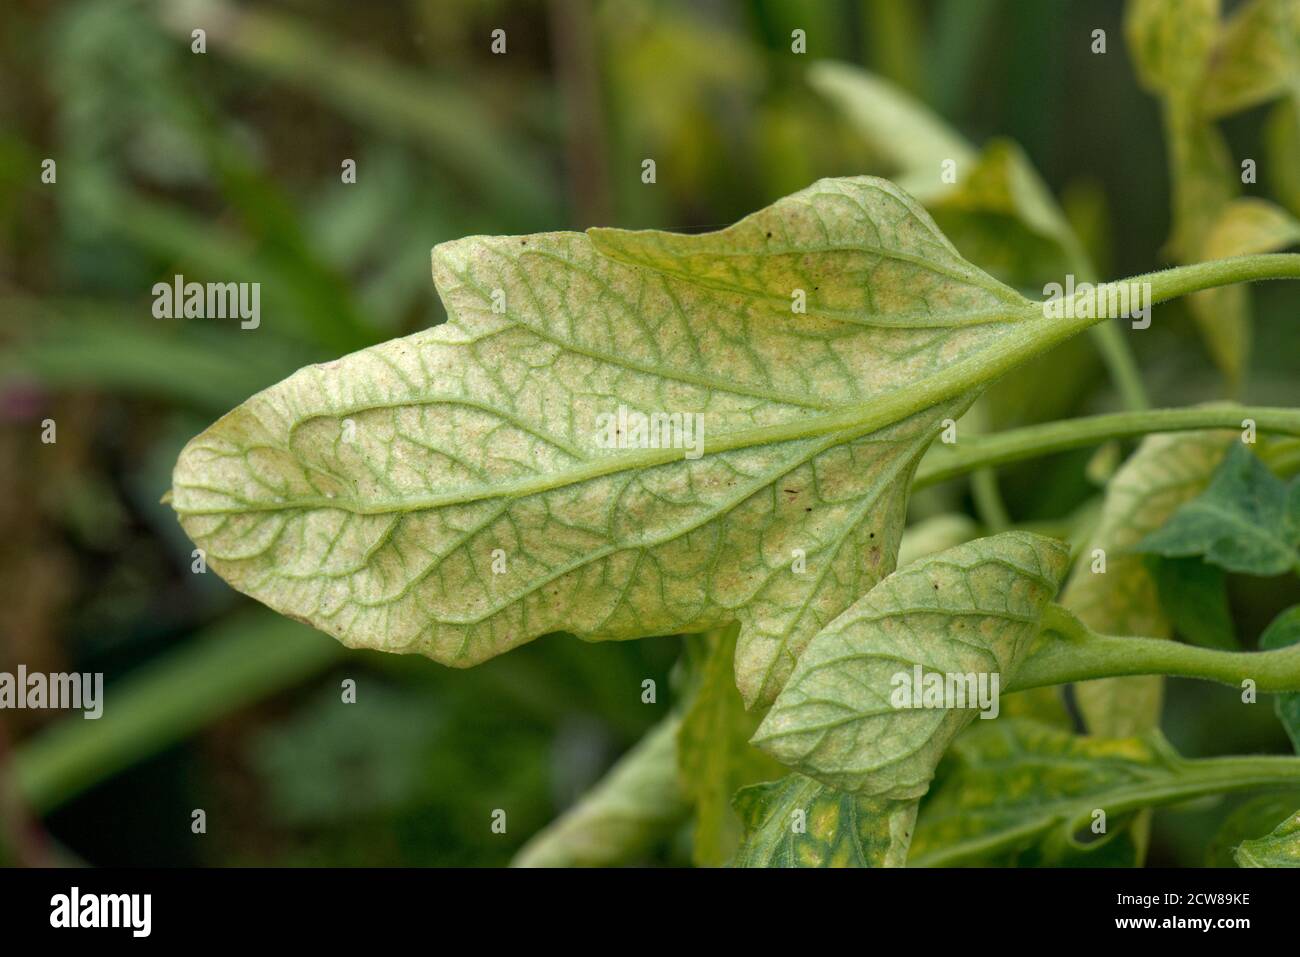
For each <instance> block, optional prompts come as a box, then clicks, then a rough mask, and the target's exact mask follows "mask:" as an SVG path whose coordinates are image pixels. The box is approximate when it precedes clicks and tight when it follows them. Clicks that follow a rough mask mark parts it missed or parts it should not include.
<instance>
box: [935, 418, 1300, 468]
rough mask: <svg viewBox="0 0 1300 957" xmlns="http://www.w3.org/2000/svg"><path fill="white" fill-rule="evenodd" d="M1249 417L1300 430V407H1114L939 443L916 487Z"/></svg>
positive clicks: (1231, 425) (1290, 431)
mask: <svg viewBox="0 0 1300 957" xmlns="http://www.w3.org/2000/svg"><path fill="white" fill-rule="evenodd" d="M1247 418H1249V419H1254V420H1255V425H1256V427H1257V428H1258V429H1259V430H1260V431H1262V432H1275V433H1279V434H1283V435H1300V409H1281V408H1268V407H1262V406H1228V405H1220V406H1197V407H1193V408H1188V409H1151V410H1148V411H1145V412H1114V413H1110V414H1107V415H1094V416H1089V417H1087V418H1081V419H1067V420H1065V421H1063V422H1046V423H1044V424H1042V425H1031V426H1027V427H1026V428H1023V429H1011V430H1009V431H1006V432H1001V433H998V434H996V435H990V436H979V437H975V438H969V439H963V440H962V441H961V442H959V443H957V444H955V445H935V446H934V447H933V450H932V451H931V453H930V454H929V455H928V456H927V457H926V459H925V461H923V462H922V463H921V467H920V468H919V469H917V472H916V479H915V480H914V484H913V487H914V488H924V487H925V486H927V485H934V484H936V483H938V482H943V481H946V480H947V479H950V478H955V477H956V476H959V475H965V474H966V473H967V472H972V471H975V470H976V469H981V468H987V467H989V466H993V465H1002V464H1005V463H1007V462H1018V461H1020V460H1022V459H1028V458H1034V457H1036V456H1039V455H1049V454H1051V453H1053V452H1064V451H1067V450H1069V449H1077V448H1082V447H1084V446H1088V445H1099V444H1100V443H1102V442H1106V441H1109V440H1111V439H1122V438H1131V437H1134V436H1140V435H1147V434H1150V433H1153V432H1185V431H1191V430H1196V429H1240V428H1241V421H1242V419H1247Z"/></svg>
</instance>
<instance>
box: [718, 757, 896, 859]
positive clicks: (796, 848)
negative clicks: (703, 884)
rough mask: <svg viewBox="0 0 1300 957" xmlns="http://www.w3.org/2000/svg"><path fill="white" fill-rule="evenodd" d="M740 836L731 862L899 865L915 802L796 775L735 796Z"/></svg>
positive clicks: (754, 787) (746, 790) (744, 790)
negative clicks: (835, 787)
mask: <svg viewBox="0 0 1300 957" xmlns="http://www.w3.org/2000/svg"><path fill="white" fill-rule="evenodd" d="M735 805H736V811H737V813H739V814H740V817H741V819H742V820H743V821H744V823H745V840H744V843H742V844H741V846H740V850H739V851H738V852H737V854H736V857H735V860H734V861H733V864H734V866H736V867H902V866H903V865H904V864H905V863H906V861H907V849H908V844H909V843H910V841H911V838H912V828H913V827H914V826H915V824H916V802H915V801H891V800H889V799H887V798H870V797H864V796H862V795H854V794H845V793H844V792H842V791H836V790H833V789H831V788H828V787H826V786H825V785H822V784H818V783H817V782H816V781H814V780H813V779H812V778H806V777H804V776H803V775H802V774H790V775H787V776H786V777H784V778H782V779H781V780H779V781H773V782H771V783H770V784H756V785H753V786H752V787H747V788H745V789H743V790H742V791H740V792H739V793H738V794H737V795H736V799H735Z"/></svg>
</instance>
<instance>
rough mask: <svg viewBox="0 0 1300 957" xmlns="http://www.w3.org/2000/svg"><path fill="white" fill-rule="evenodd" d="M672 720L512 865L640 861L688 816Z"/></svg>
mask: <svg viewBox="0 0 1300 957" xmlns="http://www.w3.org/2000/svg"><path fill="white" fill-rule="evenodd" d="M680 727H681V719H680V718H679V717H677V716H675V715H674V716H671V717H668V718H665V719H664V720H663V721H660V722H659V723H658V724H657V725H655V726H654V727H653V728H651V729H650V730H649V731H648V732H646V735H645V737H644V738H642V739H641V741H639V742H638V743H637V744H636V746H635V747H633V748H632V750H630V751H629V752H628V753H627V754H625V755H623V757H622V758H620V759H619V760H618V762H617V763H616V764H615V765H614V766H613V767H612V768H610V770H609V772H608V773H607V774H606V775H605V777H603V778H602V779H601V780H600V782H599V783H598V784H597V785H596V786H595V787H594V788H592V790H591V791H590V792H588V793H587V794H585V795H584V796H583V797H582V798H581V799H579V801H578V803H577V804H575V805H574V806H573V807H571V808H569V810H567V811H565V812H564V814H562V815H561V816H560V817H559V818H557V819H556V820H555V821H554V822H553V823H551V824H549V825H547V827H546V828H544V829H543V830H541V831H539V832H538V833H537V834H535V835H533V837H532V838H531V839H530V840H529V841H528V843H527V844H525V845H524V846H523V847H522V848H521V849H520V851H519V853H518V854H516V855H515V858H514V860H513V861H512V862H511V866H512V867H613V866H616V865H619V864H626V863H629V862H634V861H636V860H637V859H638V858H639V857H641V856H642V855H643V854H645V853H646V852H647V851H649V850H650V849H651V848H653V847H654V846H655V845H656V844H657V843H659V842H661V841H663V840H664V839H666V838H667V837H668V836H669V835H671V834H672V832H673V831H675V830H676V829H677V827H678V826H680V825H681V824H682V823H683V822H684V821H685V820H686V817H687V815H688V814H689V813H690V804H689V802H688V801H687V799H686V794H685V793H684V792H683V790H682V787H681V783H680V781H679V780H678V776H677V733H678V730H679V729H680Z"/></svg>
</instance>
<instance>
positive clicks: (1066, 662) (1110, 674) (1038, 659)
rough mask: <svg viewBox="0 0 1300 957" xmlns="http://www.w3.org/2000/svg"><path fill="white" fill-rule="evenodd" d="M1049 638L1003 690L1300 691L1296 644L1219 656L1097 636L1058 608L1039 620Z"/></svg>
mask: <svg viewBox="0 0 1300 957" xmlns="http://www.w3.org/2000/svg"><path fill="white" fill-rule="evenodd" d="M1043 631H1044V632H1051V633H1052V636H1049V637H1048V638H1046V639H1045V640H1043V641H1042V643H1041V644H1040V645H1039V646H1038V647H1037V648H1036V649H1035V650H1034V651H1033V652H1032V653H1031V654H1030V655H1029V657H1028V658H1026V659H1025V662H1024V663H1023V664H1022V665H1021V666H1020V668H1019V669H1018V670H1017V671H1016V674H1015V677H1014V678H1013V679H1012V680H1011V682H1010V683H1009V686H1008V687H1007V689H1006V690H1007V691H1008V692H1011V691H1024V690H1026V689H1028V688H1041V687H1043V686H1046V685H1060V684H1068V683H1070V682H1072V681H1091V680H1093V679H1095V678H1114V677H1119V676H1121V675H1168V676H1170V677H1176V678H1203V679H1205V680H1207V681H1217V682H1219V683H1220V684H1225V685H1232V686H1234V687H1240V686H1241V683H1242V682H1243V681H1245V680H1246V679H1251V680H1253V681H1254V682H1255V686H1256V688H1257V689H1258V690H1259V691H1261V692H1264V693H1265V694H1277V693H1281V692H1289V691H1300V645H1290V646H1288V647H1286V648H1279V649H1277V650H1276V651H1219V650H1217V649H1213V648H1200V647H1197V646H1196V645H1185V644H1182V643H1180V642H1176V641H1166V640H1164V639H1159V638H1128V637H1124V638H1119V637H1114V636H1112V635H1099V634H1097V633H1096V632H1094V631H1093V630H1092V629H1090V628H1088V626H1087V625H1085V624H1083V622H1081V621H1079V619H1078V618H1076V617H1075V616H1074V615H1072V614H1070V613H1069V612H1068V611H1066V610H1065V609H1064V608H1061V607H1060V606H1059V605H1049V606H1048V608H1047V611H1046V612H1045V613H1044V615H1043Z"/></svg>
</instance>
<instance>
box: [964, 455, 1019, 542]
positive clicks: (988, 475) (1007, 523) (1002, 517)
mask: <svg viewBox="0 0 1300 957" xmlns="http://www.w3.org/2000/svg"><path fill="white" fill-rule="evenodd" d="M970 490H971V495H972V497H973V498H974V499H975V513H976V514H977V515H979V518H980V521H981V522H983V523H984V524H985V525H986V526H988V529H989V531H990V532H1001V531H1005V530H1006V529H1008V528H1010V527H1011V516H1010V515H1008V514H1007V506H1006V504H1005V503H1004V502H1003V501H1002V492H1001V490H1000V489H999V488H998V473H997V472H995V471H993V469H990V468H983V469H976V470H975V472H974V474H972V475H971V477H970Z"/></svg>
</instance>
